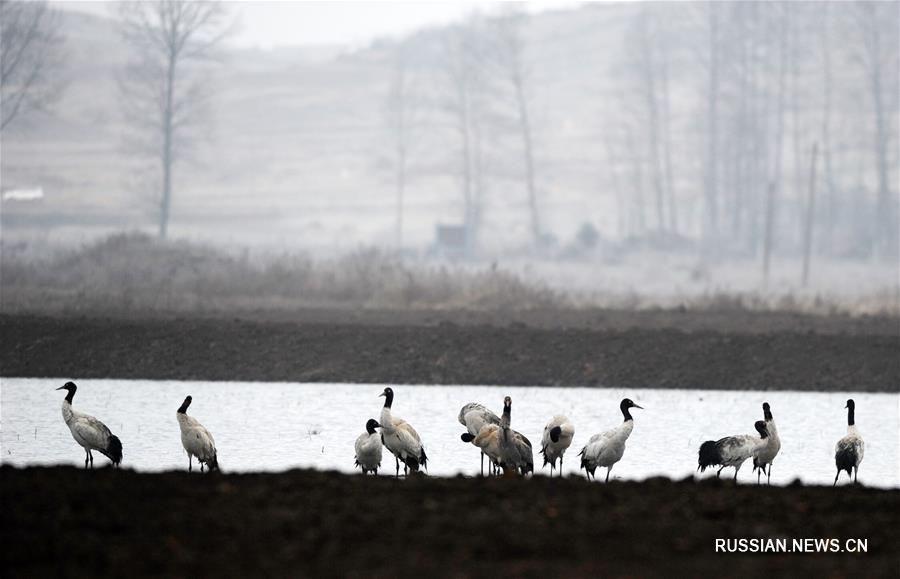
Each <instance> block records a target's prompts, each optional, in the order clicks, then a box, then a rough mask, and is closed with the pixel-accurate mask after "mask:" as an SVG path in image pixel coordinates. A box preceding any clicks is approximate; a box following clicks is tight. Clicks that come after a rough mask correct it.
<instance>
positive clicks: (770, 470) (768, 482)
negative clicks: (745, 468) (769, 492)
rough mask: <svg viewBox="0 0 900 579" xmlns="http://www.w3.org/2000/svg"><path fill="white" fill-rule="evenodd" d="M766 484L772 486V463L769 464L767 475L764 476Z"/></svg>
mask: <svg viewBox="0 0 900 579" xmlns="http://www.w3.org/2000/svg"><path fill="white" fill-rule="evenodd" d="M766 484H767V485H770V484H772V463H771V462H770V463H769V473H768V474H767V475H766Z"/></svg>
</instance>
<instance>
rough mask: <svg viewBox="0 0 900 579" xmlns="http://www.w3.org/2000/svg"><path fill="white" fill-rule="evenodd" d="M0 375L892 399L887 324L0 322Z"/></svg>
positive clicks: (28, 318) (327, 317) (466, 316)
mask: <svg viewBox="0 0 900 579" xmlns="http://www.w3.org/2000/svg"><path fill="white" fill-rule="evenodd" d="M0 341H2V343H3V346H4V347H3V348H2V351H0V367H2V372H0V374H2V375H4V376H19V377H70V378H73V379H79V378H80V379H86V378H134V379H160V380H163V379H174V380H241V381H295V382H365V383H373V382H374V383H424V384H508V385H519V384H527V385H546V386H605V387H620V388H640V387H654V388H720V389H754V390H778V389H787V390H819V391H828V390H849V391H870V392H871V391H889V392H890V391H894V392H895V391H897V389H898V385H900V324H898V322H897V320H896V319H894V318H879V317H875V318H848V317H840V316H839V317H833V318H823V317H815V316H799V315H793V314H773V313H765V314H751V313H746V312H743V313H736V314H730V315H726V314H715V313H691V312H671V311H662V312H639V313H635V312H611V311H601V310H597V311H587V312H577V311H563V312H558V311H557V312H554V311H536V312H519V313H506V314H499V313H482V312H471V311H461V312H453V311H450V312H447V311H418V312H417V311H412V312H410V311H406V312H389V311H368V310H335V311H330V310H324V311H321V310H308V311H292V312H283V313H281V314H278V313H274V312H251V313H241V314H234V315H224V314H198V315H192V316H190V317H184V316H176V315H162V314H147V315H133V316H127V317H126V316H118V317H110V316H108V317H97V316H85V317H79V316H37V315H0Z"/></svg>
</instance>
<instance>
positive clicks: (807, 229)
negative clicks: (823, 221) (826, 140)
mask: <svg viewBox="0 0 900 579" xmlns="http://www.w3.org/2000/svg"><path fill="white" fill-rule="evenodd" d="M818 152H819V149H818V145H813V149H812V162H811V164H810V169H809V197H808V198H807V201H806V220H805V222H804V224H803V278H802V282H803V287H806V284H807V283H808V282H809V262H810V259H811V256H812V242H813V221H814V219H815V214H816V155H817V153H818Z"/></svg>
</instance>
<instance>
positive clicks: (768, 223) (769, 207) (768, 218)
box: [763, 5, 791, 286]
mask: <svg viewBox="0 0 900 579" xmlns="http://www.w3.org/2000/svg"><path fill="white" fill-rule="evenodd" d="M784 11H785V13H784V18H783V19H782V20H781V39H780V41H779V65H778V108H777V113H776V114H777V117H776V119H777V120H776V125H775V126H776V129H775V169H774V172H773V174H772V179H771V181H770V182H769V190H768V194H767V195H766V215H765V238H764V239H763V285H764V286H768V283H769V268H770V262H771V259H772V250H773V245H774V237H775V219H776V217H777V211H776V204H777V202H778V186H779V180H780V178H781V153H782V148H783V147H782V143H783V141H784V89H785V75H786V73H787V34H788V27H789V24H790V16H791V7H790V5H786V6H785V7H784Z"/></svg>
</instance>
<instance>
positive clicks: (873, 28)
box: [855, 2, 900, 256]
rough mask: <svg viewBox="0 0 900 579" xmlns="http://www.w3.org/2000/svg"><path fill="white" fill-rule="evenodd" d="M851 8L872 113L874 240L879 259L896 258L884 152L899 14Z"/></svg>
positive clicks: (885, 6)
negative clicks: (875, 182)
mask: <svg viewBox="0 0 900 579" xmlns="http://www.w3.org/2000/svg"><path fill="white" fill-rule="evenodd" d="M855 9H856V12H855V16H856V23H857V25H858V29H859V40H860V42H859V44H860V50H859V51H858V53H857V56H858V59H859V62H860V63H861V64H862V66H863V68H864V70H865V74H866V81H867V82H868V90H869V94H870V96H871V100H872V108H873V113H874V114H873V119H872V120H873V121H874V124H875V131H874V133H875V138H874V139H873V145H874V147H873V148H874V153H875V163H876V170H877V174H878V201H877V208H878V209H877V211H878V212H877V216H876V222H877V227H878V235H877V237H876V239H877V243H878V248H879V250H880V253H881V254H882V256H896V255H897V253H898V245H897V244H898V239H897V235H898V231H897V221H898V217H900V216H898V213H897V203H896V199H895V198H894V195H893V194H892V193H891V184H890V177H889V171H890V169H889V165H890V161H889V159H888V156H889V153H888V150H889V148H890V140H891V138H892V133H893V131H892V130H891V128H890V127H891V126H894V127H896V124H895V121H893V119H892V118H891V117H892V116H894V115H895V114H896V109H897V88H898V87H897V69H898V50H897V45H898V24H897V23H898V16H900V15H898V5H897V3H896V2H885V3H878V2H859V3H857V4H856V5H855ZM893 134H894V135H895V134H896V133H893Z"/></svg>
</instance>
